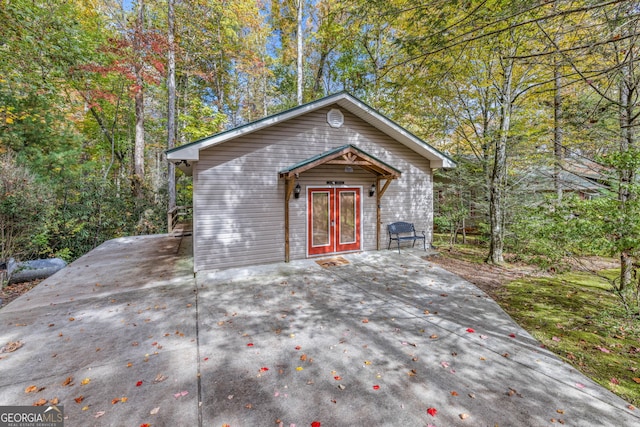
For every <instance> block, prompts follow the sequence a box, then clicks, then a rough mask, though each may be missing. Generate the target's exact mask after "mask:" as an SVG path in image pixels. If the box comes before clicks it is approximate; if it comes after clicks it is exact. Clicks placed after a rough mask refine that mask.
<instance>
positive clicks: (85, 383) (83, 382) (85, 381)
mask: <svg viewBox="0 0 640 427" xmlns="http://www.w3.org/2000/svg"><path fill="white" fill-rule="evenodd" d="M89 382H91V379H90V378H85V379H83V380H82V381H80V384H81V385H87V384H89Z"/></svg>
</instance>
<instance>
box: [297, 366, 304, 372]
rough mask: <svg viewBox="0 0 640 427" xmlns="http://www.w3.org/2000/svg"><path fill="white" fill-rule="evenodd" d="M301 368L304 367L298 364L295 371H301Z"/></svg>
mask: <svg viewBox="0 0 640 427" xmlns="http://www.w3.org/2000/svg"><path fill="white" fill-rule="evenodd" d="M303 369H304V368H303V367H302V366H298V367H297V368H296V371H302V370H303Z"/></svg>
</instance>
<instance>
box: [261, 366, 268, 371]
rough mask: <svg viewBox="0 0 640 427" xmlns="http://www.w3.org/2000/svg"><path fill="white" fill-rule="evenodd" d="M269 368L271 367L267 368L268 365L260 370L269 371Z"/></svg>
mask: <svg viewBox="0 0 640 427" xmlns="http://www.w3.org/2000/svg"><path fill="white" fill-rule="evenodd" d="M268 370H269V368H266V367H263V368H260V372H267V371H268Z"/></svg>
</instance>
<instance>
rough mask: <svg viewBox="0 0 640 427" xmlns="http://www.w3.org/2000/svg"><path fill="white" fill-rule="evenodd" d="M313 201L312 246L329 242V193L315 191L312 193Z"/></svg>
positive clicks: (324, 244)
mask: <svg viewBox="0 0 640 427" xmlns="http://www.w3.org/2000/svg"><path fill="white" fill-rule="evenodd" d="M311 203H312V207H311V209H312V211H313V217H312V227H313V236H312V242H311V245H312V246H326V245H328V244H329V225H330V224H329V217H330V215H329V193H320V192H314V193H312V194H311Z"/></svg>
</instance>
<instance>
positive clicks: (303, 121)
mask: <svg viewBox="0 0 640 427" xmlns="http://www.w3.org/2000/svg"><path fill="white" fill-rule="evenodd" d="M329 109H330V108H325V109H321V110H318V111H315V112H310V113H308V114H305V115H303V116H300V117H298V118H294V119H291V120H289V121H287V122H284V123H281V124H277V125H273V126H271V127H268V128H266V129H263V130H261V131H258V132H255V133H252V134H249V135H245V136H243V137H240V138H237V139H234V140H231V141H227V142H224V143H222V144H220V145H218V146H213V147H210V148H208V149H205V150H203V151H202V152H201V153H200V160H199V161H198V162H197V163H196V164H195V165H194V245H195V246H194V262H195V266H194V267H195V270H196V271H202V270H214V269H219V268H227V267H237V266H243V265H251V264H259V263H269V262H281V261H283V260H284V179H280V178H279V176H278V172H279V171H280V170H281V169H283V168H285V167H288V166H290V165H293V164H296V163H298V162H301V161H303V160H306V159H308V158H310V157H312V156H315V155H317V154H321V153H323V152H326V151H328V150H330V149H333V148H336V147H339V146H342V145H345V144H353V145H354V146H357V147H358V148H360V149H361V150H363V151H365V152H367V153H369V154H371V155H373V156H375V157H377V158H378V159H380V160H382V161H384V162H385V163H387V164H389V165H391V166H393V167H395V168H396V169H398V170H400V171H401V172H402V176H401V177H400V179H397V180H394V182H392V183H391V185H390V187H389V188H388V190H387V192H386V193H385V194H384V196H383V198H382V206H381V213H382V223H383V224H382V226H381V247H382V248H386V246H387V234H386V224H387V223H389V222H393V221H399V220H403V221H410V222H414V223H415V224H416V228H417V229H419V230H425V231H427V232H428V233H429V234H428V239H429V240H430V233H431V228H432V227H431V224H432V215H433V213H432V174H431V168H430V165H429V161H428V160H427V159H425V158H424V157H422V156H420V155H418V154H416V153H415V152H413V151H412V150H410V149H409V148H406V147H405V146H404V145H402V144H400V143H398V142H396V141H394V140H393V139H391V138H390V137H388V136H387V135H385V134H384V133H382V132H380V131H378V130H377V129H376V128H374V127H373V126H371V125H369V124H368V123H366V122H365V121H363V120H361V119H360V118H358V117H356V116H354V115H352V114H350V113H349V112H347V111H346V110H344V109H342V110H341V111H342V113H343V114H344V124H343V126H342V127H340V128H337V129H336V128H332V127H330V126H329V125H328V124H327V121H326V114H327V112H328V111H329ZM326 181H344V182H345V185H344V186H348V187H361V201H362V207H363V217H362V224H363V233H362V237H363V240H362V249H363V250H375V249H376V241H375V236H376V226H375V221H376V206H375V200H376V198H375V197H369V195H368V193H369V187H370V186H371V184H372V183H374V182H375V176H374V175H373V174H370V173H369V172H366V171H364V170H362V169H360V168H358V167H354V171H353V172H352V173H346V172H345V171H344V168H343V167H336V166H331V165H322V166H319V167H317V168H314V169H311V170H309V171H307V172H304V173H302V174H301V175H300V178H299V180H298V183H299V184H300V186H301V187H302V194H301V196H300V198H299V199H294V198H293V197H292V198H291V200H290V204H289V206H290V217H289V218H290V248H291V251H290V254H291V259H300V258H305V257H306V256H307V249H306V248H307V217H306V208H307V197H306V194H307V188H309V187H319V186H326Z"/></svg>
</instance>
